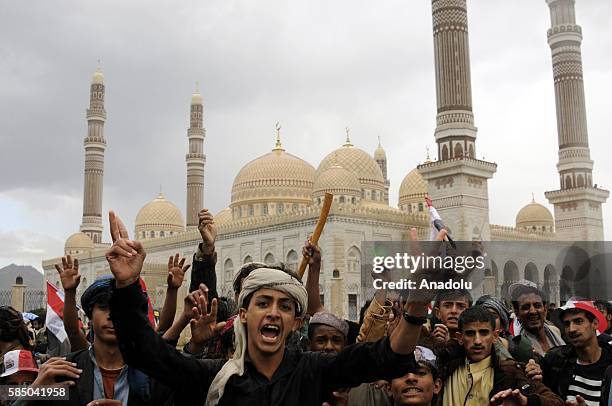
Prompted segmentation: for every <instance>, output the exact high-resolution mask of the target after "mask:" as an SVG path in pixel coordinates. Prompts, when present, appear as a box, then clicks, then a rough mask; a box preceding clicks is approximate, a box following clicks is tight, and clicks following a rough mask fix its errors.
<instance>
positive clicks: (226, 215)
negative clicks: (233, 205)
mask: <svg viewBox="0 0 612 406" xmlns="http://www.w3.org/2000/svg"><path fill="white" fill-rule="evenodd" d="M214 219H215V225H216V226H217V227H220V226H222V225H224V224H225V223H228V222H230V221H232V209H230V208H229V207H226V208H225V209H223V210H221V211H220V212H219V213H217V214H215V215H214Z"/></svg>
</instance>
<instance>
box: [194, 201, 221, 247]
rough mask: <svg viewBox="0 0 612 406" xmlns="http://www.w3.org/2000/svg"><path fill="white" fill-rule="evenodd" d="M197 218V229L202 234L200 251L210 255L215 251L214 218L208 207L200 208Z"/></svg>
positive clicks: (215, 227) (215, 228) (215, 229)
mask: <svg viewBox="0 0 612 406" xmlns="http://www.w3.org/2000/svg"><path fill="white" fill-rule="evenodd" d="M198 220H199V222H198V230H200V235H201V236H202V252H203V253H204V254H206V255H210V254H212V253H213V252H214V251H215V240H216V239H217V226H215V220H214V218H213V215H212V214H211V213H210V212H209V211H208V209H202V210H200V212H199V213H198Z"/></svg>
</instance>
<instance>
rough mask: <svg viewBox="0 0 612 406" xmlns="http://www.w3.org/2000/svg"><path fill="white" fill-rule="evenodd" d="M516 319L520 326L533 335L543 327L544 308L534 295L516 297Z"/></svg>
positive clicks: (540, 300) (538, 297) (538, 298)
mask: <svg viewBox="0 0 612 406" xmlns="http://www.w3.org/2000/svg"><path fill="white" fill-rule="evenodd" d="M517 302H518V318H519V320H520V321H521V325H522V326H523V327H524V328H525V329H526V330H527V331H529V332H530V333H532V334H535V333H536V332H538V331H540V330H541V329H542V328H543V327H544V321H545V320H546V306H544V302H543V301H542V298H541V297H540V296H539V295H538V294H536V293H527V294H524V295H520V296H519V297H518V300H517Z"/></svg>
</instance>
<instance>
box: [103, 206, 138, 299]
mask: <svg viewBox="0 0 612 406" xmlns="http://www.w3.org/2000/svg"><path fill="white" fill-rule="evenodd" d="M108 219H109V223H110V233H111V238H112V239H113V245H112V246H111V248H110V250H108V251H107V252H106V260H107V261H108V264H109V265H110V269H111V272H112V273H113V276H114V277H115V283H116V285H117V287H118V288H122V287H125V286H128V285H131V284H132V283H134V282H136V281H137V280H138V278H139V276H140V272H141V271H142V265H143V263H144V260H145V257H146V256H147V253H146V252H145V250H144V247H143V246H142V244H141V243H140V241H132V240H130V239H129V237H128V232H127V229H126V228H125V225H124V224H123V222H122V221H121V219H120V218H119V216H117V215H116V214H115V212H114V211H110V212H109V213H108Z"/></svg>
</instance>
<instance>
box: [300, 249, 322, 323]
mask: <svg viewBox="0 0 612 406" xmlns="http://www.w3.org/2000/svg"><path fill="white" fill-rule="evenodd" d="M302 255H303V256H304V258H308V279H306V292H307V293H308V308H307V309H306V313H308V314H310V315H311V316H312V315H313V314H315V313H317V312H322V311H324V310H325V308H324V307H323V305H322V304H321V296H320V291H319V277H320V275H321V249H320V248H319V246H318V245H314V244H313V243H312V242H311V241H310V239H308V240H307V241H306V243H305V244H304V248H302Z"/></svg>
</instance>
